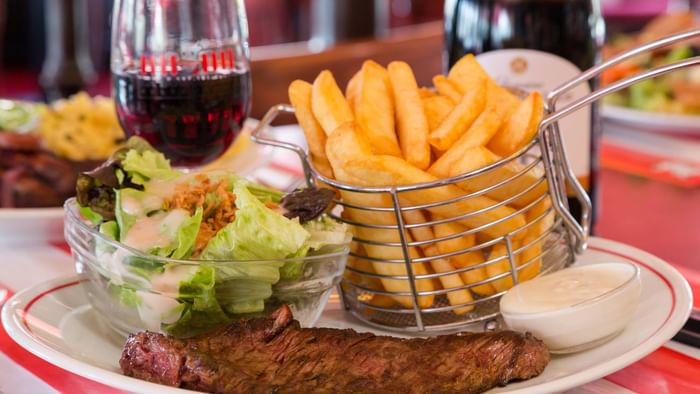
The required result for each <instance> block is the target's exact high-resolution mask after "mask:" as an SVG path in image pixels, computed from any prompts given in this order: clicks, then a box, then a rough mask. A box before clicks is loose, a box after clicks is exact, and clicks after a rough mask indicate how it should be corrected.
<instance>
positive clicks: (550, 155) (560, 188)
mask: <svg viewBox="0 0 700 394" xmlns="http://www.w3.org/2000/svg"><path fill="white" fill-rule="evenodd" d="M697 36H700V29H695V30H691V31H688V32H684V33H679V34H675V35H672V36H669V37H665V38H662V39H659V40H656V41H653V42H650V43H648V44H645V45H642V46H640V47H638V48H634V49H631V50H629V51H626V52H624V53H622V54H620V55H617V56H615V57H613V58H611V59H609V60H607V61H605V62H603V63H601V64H599V65H596V66H594V67H591V68H590V69H588V70H586V71H584V72H583V73H581V74H580V75H578V76H577V77H575V78H572V79H571V80H569V81H567V82H565V83H563V84H561V85H560V86H559V87H557V88H555V89H553V90H552V91H550V92H549V93H548V94H547V110H548V113H547V115H546V116H545V117H544V119H542V122H541V123H540V126H539V137H540V144H541V148H542V155H543V159H544V160H545V161H546V163H547V164H548V165H549V166H551V168H552V169H555V170H558V171H560V172H559V176H563V177H562V178H561V179H564V180H565V181H566V184H568V185H569V186H571V187H572V188H573V190H574V192H575V194H576V198H577V199H578V200H579V201H580V202H581V205H582V207H583V209H582V213H581V222H580V223H579V222H578V221H576V219H574V217H573V216H572V215H571V213H570V212H569V210H568V204H567V201H566V187H565V186H566V184H565V183H560V182H559V179H558V178H557V177H555V176H553V174H550V173H551V172H548V173H547V177H548V179H547V181H548V182H550V184H551V185H552V187H550V195H551V197H552V200H553V201H554V202H555V203H554V208H555V210H556V211H557V213H559V214H560V215H561V217H562V218H563V219H564V223H565V224H566V226H567V227H568V228H569V230H570V231H571V232H572V233H573V234H574V236H575V238H576V249H577V251H578V252H582V251H583V250H584V249H585V247H586V243H587V241H588V235H589V234H590V229H591V222H592V216H591V211H592V208H591V200H590V197H589V196H588V194H587V193H586V190H585V189H584V188H583V186H582V185H581V183H580V182H579V181H578V179H577V178H576V175H575V174H574V172H573V169H572V168H571V166H570V165H568V163H569V161H568V157H567V156H566V151H565V150H564V144H563V140H562V137H561V132H560V131H559V127H558V124H557V122H558V121H559V120H560V119H561V118H563V117H565V116H567V115H569V114H570V113H572V112H574V111H576V110H578V109H580V108H582V107H585V106H587V105H589V104H591V103H592V102H594V101H597V100H599V99H600V98H602V97H604V96H607V95H608V94H611V93H614V92H617V91H619V90H622V89H625V88H627V87H629V86H631V85H634V84H636V83H638V82H641V81H644V80H647V79H651V78H655V77H658V76H660V75H663V74H667V73H670V72H672V71H676V70H679V69H682V68H687V67H692V66H696V65H700V56H695V57H691V58H688V59H685V60H682V61H678V62H674V63H671V64H667V65H663V66H659V67H656V68H653V69H650V70H648V71H646V72H643V73H640V74H637V75H633V76H631V77H628V78H625V79H622V80H619V81H616V82H614V83H612V84H610V85H608V86H605V87H603V88H601V89H598V90H596V91H593V92H591V93H589V94H587V95H586V96H583V97H581V98H579V99H577V100H575V101H573V102H572V103H569V104H568V105H566V106H564V107H563V108H561V109H556V100H557V99H558V98H559V97H560V96H561V95H562V94H563V93H565V92H566V91H568V90H570V89H572V88H574V87H576V86H578V85H579V84H581V83H583V82H587V81H589V80H591V79H592V78H595V77H596V76H598V75H599V74H600V73H602V72H603V71H605V70H607V69H608V68H610V67H612V66H614V65H615V64H618V63H620V62H622V61H625V60H627V59H629V58H631V57H634V56H636V55H639V54H641V53H644V52H648V51H651V50H654V49H657V48H660V47H664V46H668V45H670V44H673V43H675V42H678V41H683V40H687V39H689V38H693V37H697ZM557 161H560V162H561V163H567V165H564V166H562V165H557V164H556V162H557ZM550 175H551V176H550ZM550 178H551V179H550Z"/></svg>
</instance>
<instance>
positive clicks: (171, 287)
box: [151, 265, 198, 297]
mask: <svg viewBox="0 0 700 394" xmlns="http://www.w3.org/2000/svg"><path fill="white" fill-rule="evenodd" d="M197 269H198V267H197V266H195V265H175V266H167V267H166V268H165V271H163V273H160V274H155V275H153V277H152V278H151V288H152V289H153V290H155V291H158V292H160V293H163V294H166V295H169V296H171V297H177V294H178V290H179V287H180V282H187V281H189V280H190V278H192V276H193V275H194V274H195V272H197Z"/></svg>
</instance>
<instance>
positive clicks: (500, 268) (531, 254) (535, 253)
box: [486, 232, 543, 292]
mask: <svg viewBox="0 0 700 394" xmlns="http://www.w3.org/2000/svg"><path fill="white" fill-rule="evenodd" d="M537 237H539V234H531V233H530V232H528V233H527V236H526V237H525V238H523V239H522V240H521V241H517V240H513V241H512V243H511V246H512V249H513V252H516V251H517V250H518V249H520V248H521V247H523V248H525V249H523V250H521V251H520V252H518V253H517V254H516V255H515V256H514V258H515V264H516V266H517V267H521V266H522V265H523V264H525V263H528V262H530V261H532V263H530V264H529V265H528V266H527V267H523V268H518V281H519V282H525V281H528V280H530V279H532V278H534V277H535V276H537V274H539V272H540V270H541V269H542V259H541V258H540V257H539V256H540V255H541V254H542V244H543V240H539V241H535V240H536V239H537ZM506 250H507V249H506V245H505V243H498V244H496V245H494V247H493V248H492V250H491V253H490V254H489V260H493V259H495V258H497V257H502V256H505V255H506V254H507V253H506ZM509 271H510V262H509V260H508V259H507V258H506V259H504V260H501V261H499V262H496V263H493V264H489V265H487V266H486V272H488V274H489V277H494V276H496V275H499V274H502V273H504V272H509ZM491 284H492V285H493V287H494V288H495V289H496V290H497V291H499V292H501V291H505V290H508V289H510V288H511V287H513V278H512V276H511V275H508V276H505V277H503V278H500V279H497V280H495V281H493V282H491Z"/></svg>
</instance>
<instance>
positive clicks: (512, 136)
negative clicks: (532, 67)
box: [488, 91, 544, 157]
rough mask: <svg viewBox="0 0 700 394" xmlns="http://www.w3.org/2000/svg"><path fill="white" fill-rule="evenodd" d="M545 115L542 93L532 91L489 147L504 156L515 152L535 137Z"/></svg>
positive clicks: (494, 137) (490, 142)
mask: <svg viewBox="0 0 700 394" xmlns="http://www.w3.org/2000/svg"><path fill="white" fill-rule="evenodd" d="M543 115H544V101H543V99H542V95H541V94H540V93H539V92H537V91H535V92H532V93H530V95H529V96H528V97H527V98H526V99H525V100H523V101H522V102H521V103H520V104H519V105H518V107H517V108H516V109H515V111H513V113H512V114H511V115H510V117H509V118H508V121H507V122H506V123H504V124H503V127H501V129H500V130H499V131H498V133H496V135H495V136H493V138H492V139H491V141H489V144H488V147H489V149H491V150H492V151H493V152H494V153H496V154H498V155H501V156H503V157H506V156H510V155H511V154H513V153H515V152H516V151H517V150H518V149H520V148H522V147H523V146H525V145H527V144H528V143H529V142H530V141H531V140H532V139H533V138H534V137H535V135H536V134H537V130H538V127H539V124H540V121H541V120H542V116H543Z"/></svg>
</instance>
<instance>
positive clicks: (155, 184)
mask: <svg viewBox="0 0 700 394" xmlns="http://www.w3.org/2000/svg"><path fill="white" fill-rule="evenodd" d="M183 178H184V177H180V178H177V179H173V180H168V181H165V180H160V179H152V180H150V181H148V182H146V184H145V185H144V188H145V189H146V191H147V192H148V194H149V195H153V196H157V197H160V198H161V199H163V200H165V199H169V198H171V197H172V196H174V195H175V189H176V187H177V185H178V184H179V183H182V182H183Z"/></svg>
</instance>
